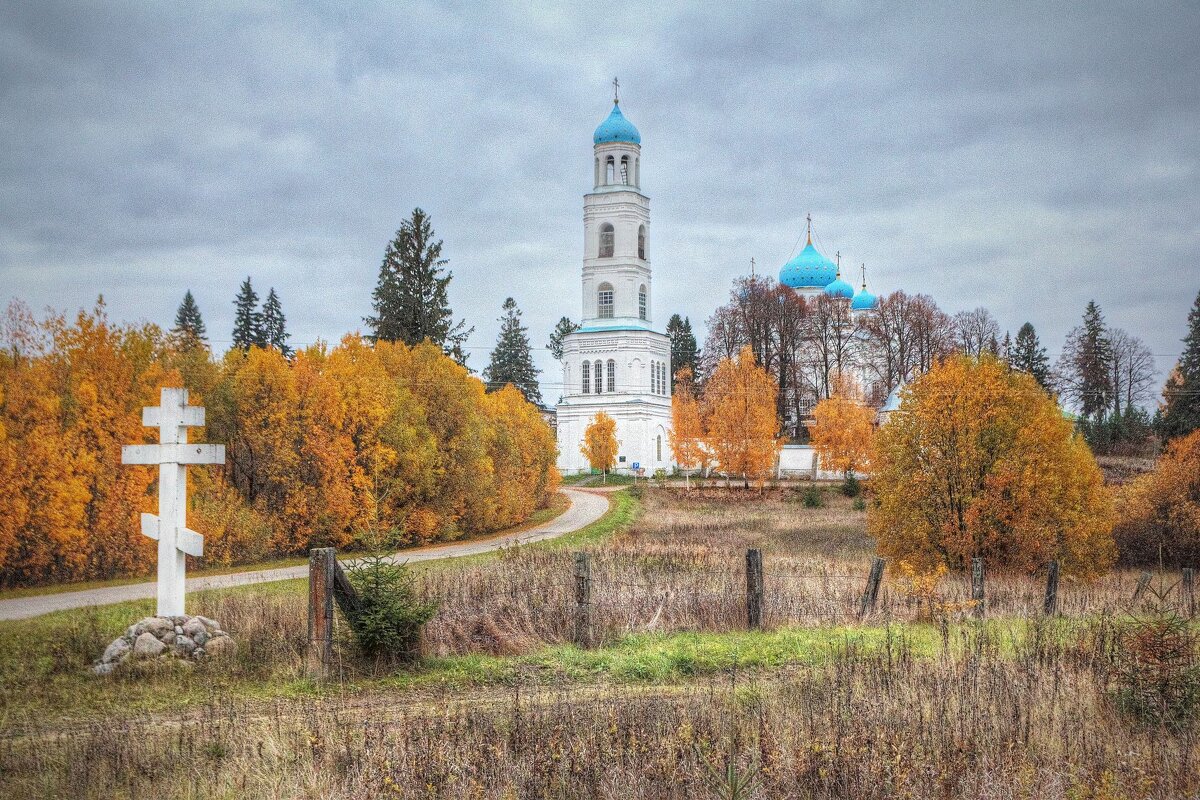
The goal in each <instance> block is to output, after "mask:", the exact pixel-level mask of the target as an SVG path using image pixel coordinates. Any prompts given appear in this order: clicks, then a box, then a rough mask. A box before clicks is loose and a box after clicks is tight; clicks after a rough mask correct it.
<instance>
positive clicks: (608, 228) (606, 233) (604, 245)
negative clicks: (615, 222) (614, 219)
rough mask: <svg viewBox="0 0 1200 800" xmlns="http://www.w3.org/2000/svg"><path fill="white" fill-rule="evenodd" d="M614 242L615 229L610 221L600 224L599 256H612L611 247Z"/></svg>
mask: <svg viewBox="0 0 1200 800" xmlns="http://www.w3.org/2000/svg"><path fill="white" fill-rule="evenodd" d="M615 243H616V231H614V230H613V226H612V223H609V222H606V223H604V224H603V225H601V226H600V257H601V258H612V255H613V247H614V245H615Z"/></svg>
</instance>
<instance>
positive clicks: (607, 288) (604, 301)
mask: <svg viewBox="0 0 1200 800" xmlns="http://www.w3.org/2000/svg"><path fill="white" fill-rule="evenodd" d="M612 315H613V287H612V284H611V283H602V284H600V289H599V291H597V292H596V316H597V317H600V318H601V319H611V318H612Z"/></svg>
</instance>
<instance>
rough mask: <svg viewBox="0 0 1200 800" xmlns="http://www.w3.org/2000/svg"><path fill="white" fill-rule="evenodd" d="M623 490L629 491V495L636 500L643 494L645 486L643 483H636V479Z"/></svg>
mask: <svg viewBox="0 0 1200 800" xmlns="http://www.w3.org/2000/svg"><path fill="white" fill-rule="evenodd" d="M625 491H627V492H629V496H630V497H632V498H634V499H636V500H641V499H642V495H644V494H645V493H646V488H645V486H644V485H642V484H640V483H638V482H637V481H634V482H633V483H632V484H630V486H629V488H628V489H626V490H625Z"/></svg>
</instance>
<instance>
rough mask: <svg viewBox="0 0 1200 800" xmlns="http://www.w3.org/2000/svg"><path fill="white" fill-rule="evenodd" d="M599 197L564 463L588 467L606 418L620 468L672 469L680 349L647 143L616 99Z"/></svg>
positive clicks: (562, 436) (591, 219) (591, 226)
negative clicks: (655, 223)
mask: <svg viewBox="0 0 1200 800" xmlns="http://www.w3.org/2000/svg"><path fill="white" fill-rule="evenodd" d="M592 143H593V150H594V155H595V161H594V163H593V168H592V191H591V192H590V193H588V194H586V195H584V197H583V238H584V245H583V275H582V283H583V286H582V289H583V313H582V320H581V326H580V328H579V329H578V330H577V331H575V332H574V333H572V334H570V335H568V336H567V337H565V339H564V341H563V362H562V367H563V386H564V388H563V396H562V400H560V401H559V404H558V407H557V418H558V466H559V469H561V470H562V471H563V472H564V473H572V472H578V471H581V470H587V469H589V465H588V463H587V459H586V458H584V456H583V453H582V452H581V451H580V447H581V446H582V444H583V439H584V430H585V429H586V428H587V426H588V425H589V424H590V423H591V421H592V420H593V419H594V418H595V416H596V414H598V413H599V412H604V413H605V414H608V415H609V416H610V417H612V418H613V419H614V420H616V423H617V442H618V450H617V452H618V463H617V464H616V469H617V470H618V471H626V470H634V469H640V470H644V471H645V474H647V475H652V474H653V473H654V471H655V470H657V469H667V470H669V469H670V468H671V466H672V463H673V462H672V458H671V448H670V444H669V443H668V441H667V432H668V431H669V430H670V427H671V348H670V344H669V341H668V339H667V336H666V334H664V333H662V332H660V331H659V330H657V329H656V328H655V326H654V305H653V301H654V291H653V283H652V281H651V275H650V198H648V197H647V196H646V195H645V194H643V193H642V183H641V174H642V170H641V166H642V144H641V143H642V137H641V135H640V134H639V133H638V130H637V128H635V127H634V125H633V123H632V122H630V121H629V120H628V119H626V117H625V115H624V114H622V113H621V107H620V101H619V99H618V98H616V97H614V98H613V108H612V113H610V114H609V115H608V118H607V119H605V120H604V122H602V123H601V124H600V127H598V128H596V132H595V134H594V135H593V136H592Z"/></svg>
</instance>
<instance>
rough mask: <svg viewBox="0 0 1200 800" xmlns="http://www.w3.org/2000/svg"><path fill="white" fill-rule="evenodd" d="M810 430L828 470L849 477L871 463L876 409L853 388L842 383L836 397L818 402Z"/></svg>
mask: <svg viewBox="0 0 1200 800" xmlns="http://www.w3.org/2000/svg"><path fill="white" fill-rule="evenodd" d="M810 432H811V434H812V446H813V449H814V450H816V451H817V457H818V458H819V459H820V462H821V465H822V466H823V467H825V468H826V469H830V470H834V471H837V472H840V473H842V474H843V475H846V476H849V475H850V474H851V473H853V472H856V471H859V470H863V469H865V468H866V467H868V466H869V465H870V463H871V452H872V450H873V449H874V440H875V412H874V411H873V410H872V409H870V408H868V407H867V406H866V405H864V404H863V403H862V402H861V401H860V400H859V399H858V396H857V393H856V392H855V391H853V389H852V387H849V386H846V385H841V386H839V388H838V391H837V393H836V394H834V396H833V397H830V398H828V399H826V400H822V401H821V402H819V403H817V406H816V408H814V409H813V425H812V428H811V430H810Z"/></svg>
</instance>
